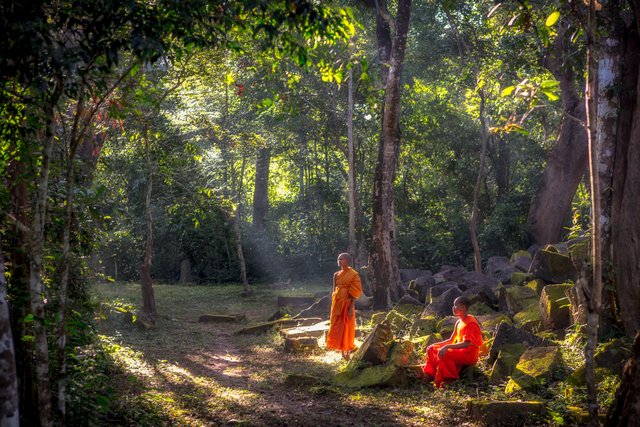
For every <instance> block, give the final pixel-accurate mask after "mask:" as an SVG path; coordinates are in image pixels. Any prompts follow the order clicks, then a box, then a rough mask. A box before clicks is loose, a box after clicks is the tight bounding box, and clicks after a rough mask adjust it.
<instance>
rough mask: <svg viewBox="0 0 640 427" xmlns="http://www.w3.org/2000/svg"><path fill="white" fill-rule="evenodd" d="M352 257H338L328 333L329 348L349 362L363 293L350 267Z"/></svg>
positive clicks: (357, 276)
mask: <svg viewBox="0 0 640 427" xmlns="http://www.w3.org/2000/svg"><path fill="white" fill-rule="evenodd" d="M350 263H351V257H350V256H349V254H347V253H342V254H340V255H339V256H338V266H339V267H340V271H336V272H335V273H334V275H333V294H332V295H331V319H330V324H329V332H328V333H327V348H331V349H333V350H340V351H341V352H342V357H343V358H344V359H346V360H349V353H350V352H351V351H352V350H354V349H355V345H354V343H353V341H354V339H355V337H356V309H355V304H356V299H357V298H358V297H359V296H360V294H361V293H362V285H361V284H360V276H359V275H358V272H357V271H355V270H354V269H353V268H351V267H349V264H350Z"/></svg>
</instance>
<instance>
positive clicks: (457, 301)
mask: <svg viewBox="0 0 640 427" xmlns="http://www.w3.org/2000/svg"><path fill="white" fill-rule="evenodd" d="M453 303H454V304H455V305H464V306H465V308H466V309H469V306H470V305H471V301H469V298H467V297H458V298H456V299H455V301H454V302H453Z"/></svg>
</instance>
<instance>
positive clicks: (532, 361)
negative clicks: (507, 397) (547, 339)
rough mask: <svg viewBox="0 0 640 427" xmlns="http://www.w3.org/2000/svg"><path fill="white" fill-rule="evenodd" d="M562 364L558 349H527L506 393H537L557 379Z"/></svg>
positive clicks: (512, 375)
mask: <svg viewBox="0 0 640 427" xmlns="http://www.w3.org/2000/svg"><path fill="white" fill-rule="evenodd" d="M561 364H562V359H561V357H560V350H559V349H558V347H532V348H529V349H527V350H526V351H525V352H524V353H522V356H520V360H519V361H518V364H517V365H516V367H515V369H514V371H513V373H512V374H511V379H510V380H509V382H508V383H507V386H506V387H505V393H507V394H512V393H515V392H518V391H535V390H536V389H538V388H539V387H542V386H544V385H545V384H547V383H549V382H550V381H551V380H553V379H555V378H557V376H558V375H557V371H558V369H559V368H560V366H561Z"/></svg>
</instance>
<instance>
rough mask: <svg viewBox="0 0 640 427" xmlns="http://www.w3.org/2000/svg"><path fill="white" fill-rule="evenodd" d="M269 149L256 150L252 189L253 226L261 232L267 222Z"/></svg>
mask: <svg viewBox="0 0 640 427" xmlns="http://www.w3.org/2000/svg"><path fill="white" fill-rule="evenodd" d="M270 161H271V149H269V148H268V147H265V148H261V149H259V150H258V156H257V158H256V182H255V188H254V191H253V227H254V228H255V230H256V231H258V232H262V231H264V230H265V228H266V224H267V212H268V211H269V163H270Z"/></svg>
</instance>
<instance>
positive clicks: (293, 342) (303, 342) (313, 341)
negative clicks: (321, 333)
mask: <svg viewBox="0 0 640 427" xmlns="http://www.w3.org/2000/svg"><path fill="white" fill-rule="evenodd" d="M319 348H320V347H319V346H318V338H316V337H297V338H285V341H284V351H286V352H289V353H305V352H312V351H315V350H318V349H319Z"/></svg>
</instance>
